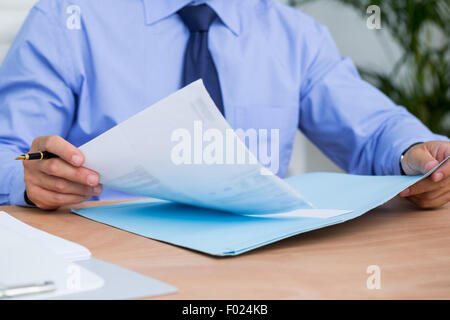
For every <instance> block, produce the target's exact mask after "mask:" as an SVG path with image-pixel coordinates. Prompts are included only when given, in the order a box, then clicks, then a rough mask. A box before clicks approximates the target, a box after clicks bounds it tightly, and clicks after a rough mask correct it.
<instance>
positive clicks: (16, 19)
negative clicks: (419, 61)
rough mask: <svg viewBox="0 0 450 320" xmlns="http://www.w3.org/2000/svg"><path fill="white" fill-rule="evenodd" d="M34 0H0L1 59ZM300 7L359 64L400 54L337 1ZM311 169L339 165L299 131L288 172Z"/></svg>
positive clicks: (386, 64) (387, 62) (384, 65)
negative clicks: (327, 29) (325, 26)
mask: <svg viewBox="0 0 450 320" xmlns="http://www.w3.org/2000/svg"><path fill="white" fill-rule="evenodd" d="M36 1H37V0H0V63H1V61H2V60H3V58H4V56H5V54H6V51H7V49H8V48H9V45H10V44H11V42H12V40H13V39H14V36H15V34H16V33H17V31H18V29H19V28H20V25H21V24H22V22H23V20H24V19H25V16H26V14H27V12H28V10H29V9H30V8H31V6H32V5H33V4H34V3H35V2H36ZM242 1H244V0H242ZM280 1H283V0H280ZM301 10H302V11H304V12H305V13H307V14H309V15H311V16H312V17H314V18H315V19H317V20H318V21H319V22H321V23H322V24H325V25H327V26H328V28H329V29H330V32H331V33H332V35H333V37H334V39H335V41H336V43H337V45H338V47H339V49H340V51H341V53H342V54H343V55H346V56H350V57H351V58H352V59H353V60H354V61H355V62H356V64H358V65H369V66H373V67H376V68H380V69H381V70H390V68H391V67H392V62H393V61H395V59H396V57H398V55H399V51H398V49H397V48H396V47H395V46H393V44H392V41H391V40H390V39H389V37H388V36H387V35H386V33H385V32H384V31H382V30H369V29H367V27H366V20H365V18H363V17H361V15H359V14H357V13H356V12H354V10H353V9H350V8H348V7H344V6H343V5H341V4H338V3H337V2H336V1H333V0H317V1H313V2H311V3H309V4H307V5H304V6H302V7H301ZM389 52H391V53H390V54H389ZM311 171H340V169H339V168H337V167H336V166H335V165H334V164H333V163H332V162H331V161H330V160H329V159H328V158H326V157H325V156H324V155H323V154H322V153H321V152H320V151H319V150H318V149H317V148H316V147H314V146H313V145H312V144H311V143H310V142H309V141H308V140H307V139H306V138H305V137H304V136H303V134H301V133H298V134H297V137H296V141H295V147H294V151H293V155H292V159H291V165H290V167H289V171H288V175H296V174H299V173H303V172H311Z"/></svg>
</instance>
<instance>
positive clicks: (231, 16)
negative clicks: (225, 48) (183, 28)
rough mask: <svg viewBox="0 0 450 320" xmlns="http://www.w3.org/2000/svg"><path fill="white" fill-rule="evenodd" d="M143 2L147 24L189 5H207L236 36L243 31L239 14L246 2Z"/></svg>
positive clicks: (192, 0)
mask: <svg viewBox="0 0 450 320" xmlns="http://www.w3.org/2000/svg"><path fill="white" fill-rule="evenodd" d="M143 2H144V10H145V22H146V23H147V24H153V23H155V22H158V21H159V20H162V19H164V18H166V17H168V16H170V15H172V14H175V13H176V12H177V11H178V10H180V9H181V8H183V7H184V6H186V5H188V4H193V5H198V4H202V3H207V4H208V5H209V6H210V7H211V8H212V9H213V10H214V11H215V12H216V14H217V15H218V17H219V18H220V20H222V22H223V23H224V24H225V25H226V26H227V28H228V29H230V30H231V31H232V32H233V33H234V34H235V35H239V33H240V31H241V24H240V21H239V15H238V14H239V5H240V3H241V2H244V0H143Z"/></svg>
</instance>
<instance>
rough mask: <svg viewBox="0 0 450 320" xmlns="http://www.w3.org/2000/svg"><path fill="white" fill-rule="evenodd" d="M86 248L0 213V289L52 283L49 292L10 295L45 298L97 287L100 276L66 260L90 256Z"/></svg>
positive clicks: (100, 279)
mask: <svg viewBox="0 0 450 320" xmlns="http://www.w3.org/2000/svg"><path fill="white" fill-rule="evenodd" d="M86 250H87V249H85V250H81V249H80V248H79V246H78V245H76V244H74V243H72V242H69V241H66V240H63V239H60V238H57V237H54V236H51V235H49V234H47V233H45V232H42V231H39V230H36V229H34V228H32V227H30V226H27V225H25V224H23V223H22V222H20V221H17V220H16V219H14V218H12V217H10V216H9V215H8V214H7V213H5V212H0V256H1V259H0V290H4V289H6V288H11V287H17V286H29V285H39V284H43V283H46V282H51V283H53V285H54V288H55V290H53V291H51V292H45V293H39V294H32V295H21V296H14V297H12V298H19V299H47V298H52V297H60V296H64V295H69V294H75V293H80V292H85V291H89V290H94V289H98V288H100V287H102V286H103V279H102V278H100V277H99V276H97V275H96V274H94V273H93V272H91V271H89V270H87V269H86V268H84V267H82V266H80V265H78V264H75V263H73V262H72V261H71V260H70V259H69V258H70V257H75V259H78V258H86V256H87V257H89V251H87V252H86Z"/></svg>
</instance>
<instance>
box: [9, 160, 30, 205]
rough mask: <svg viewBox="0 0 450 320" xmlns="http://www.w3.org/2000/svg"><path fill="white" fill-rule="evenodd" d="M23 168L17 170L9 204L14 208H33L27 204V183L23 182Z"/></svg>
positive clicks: (13, 179)
mask: <svg viewBox="0 0 450 320" xmlns="http://www.w3.org/2000/svg"><path fill="white" fill-rule="evenodd" d="M23 177H24V173H23V166H19V167H17V168H16V170H15V172H14V174H13V178H12V181H11V182H12V184H11V192H10V193H9V204H10V205H12V206H21V207H33V206H32V205H29V204H28V203H26V202H25V198H24V192H25V181H24V180H23Z"/></svg>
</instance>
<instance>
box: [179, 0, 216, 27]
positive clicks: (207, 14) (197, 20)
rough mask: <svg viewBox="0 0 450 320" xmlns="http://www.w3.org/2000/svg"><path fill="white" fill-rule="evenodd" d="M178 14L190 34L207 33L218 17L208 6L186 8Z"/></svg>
mask: <svg viewBox="0 0 450 320" xmlns="http://www.w3.org/2000/svg"><path fill="white" fill-rule="evenodd" d="M178 14H179V15H180V17H181V20H183V22H184V24H185V25H186V26H187V27H188V29H189V31H190V32H202V31H203V32H205V31H208V30H209V26H210V25H211V23H212V22H213V21H214V19H215V18H216V17H217V15H216V13H215V12H214V10H213V9H211V8H210V7H209V6H207V5H206V4H201V5H199V6H186V7H184V8H182V9H180V10H179V11H178Z"/></svg>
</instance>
